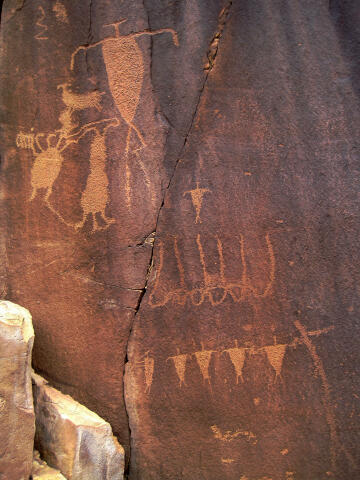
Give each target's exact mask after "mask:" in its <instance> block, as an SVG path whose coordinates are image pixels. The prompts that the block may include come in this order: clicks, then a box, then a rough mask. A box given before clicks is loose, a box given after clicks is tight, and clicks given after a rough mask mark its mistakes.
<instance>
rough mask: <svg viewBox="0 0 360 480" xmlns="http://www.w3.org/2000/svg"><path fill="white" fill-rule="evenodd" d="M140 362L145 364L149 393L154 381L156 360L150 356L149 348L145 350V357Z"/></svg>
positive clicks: (147, 390) (146, 385) (146, 388)
mask: <svg viewBox="0 0 360 480" xmlns="http://www.w3.org/2000/svg"><path fill="white" fill-rule="evenodd" d="M138 363H140V364H141V365H143V366H144V379H145V392H146V393H149V392H150V389H151V385H152V382H153V377H154V368H155V360H154V358H153V357H151V356H150V351H149V350H148V351H147V352H145V354H144V359H143V360H142V361H140V362H138Z"/></svg>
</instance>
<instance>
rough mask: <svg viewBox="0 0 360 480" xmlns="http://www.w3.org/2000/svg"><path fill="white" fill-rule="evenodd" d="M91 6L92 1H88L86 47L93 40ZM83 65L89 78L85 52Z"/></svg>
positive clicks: (86, 53) (86, 52)
mask: <svg viewBox="0 0 360 480" xmlns="http://www.w3.org/2000/svg"><path fill="white" fill-rule="evenodd" d="M92 5H93V0H90V2H89V28H88V36H87V42H86V45H87V46H89V45H90V44H91V41H92V39H93V35H92ZM85 64H86V73H87V75H88V76H89V75H90V72H89V63H88V51H87V50H85Z"/></svg>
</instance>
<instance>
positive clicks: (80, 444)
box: [33, 374, 125, 480]
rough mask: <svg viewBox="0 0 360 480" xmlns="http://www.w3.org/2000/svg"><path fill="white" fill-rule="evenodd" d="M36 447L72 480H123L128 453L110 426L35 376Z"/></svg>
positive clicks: (49, 461)
mask: <svg viewBox="0 0 360 480" xmlns="http://www.w3.org/2000/svg"><path fill="white" fill-rule="evenodd" d="M33 386H34V402H35V413H36V436H35V445H36V447H37V448H38V450H39V451H40V453H41V455H42V457H43V458H44V459H45V460H46V462H47V463H48V464H49V465H51V466H52V467H55V468H57V469H59V470H60V471H61V473H62V474H63V475H65V477H66V478H67V479H68V480H89V479H91V480H122V479H123V474H124V463H125V453H124V449H123V448H122V447H121V445H119V443H118V442H117V440H116V438H115V437H113V434H112V430H111V427H110V425H109V424H108V423H107V422H105V421H104V420H103V419H102V418H100V417H99V416H98V415H96V414H95V413H93V412H91V411H90V410H88V409H87V408H86V407H84V406H83V405H80V404H79V403H78V402H76V401H75V400H73V399H72V398H71V397H69V396H68V395H63V394H62V393H60V392H59V391H58V390H56V389H55V388H52V387H50V386H49V385H47V384H46V381H45V380H44V379H43V378H41V377H39V376H38V375H36V374H33Z"/></svg>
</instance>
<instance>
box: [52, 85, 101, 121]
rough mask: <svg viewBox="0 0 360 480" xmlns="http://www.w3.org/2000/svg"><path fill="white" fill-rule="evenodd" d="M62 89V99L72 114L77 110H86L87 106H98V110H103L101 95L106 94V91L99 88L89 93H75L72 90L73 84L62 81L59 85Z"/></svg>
mask: <svg viewBox="0 0 360 480" xmlns="http://www.w3.org/2000/svg"><path fill="white" fill-rule="evenodd" d="M57 88H58V89H59V90H60V89H61V91H62V101H63V102H64V104H65V105H66V106H67V108H68V109H69V113H70V114H71V113H72V112H74V111H75V110H85V109H86V108H96V110H98V111H100V110H101V105H100V102H101V96H102V95H104V92H98V91H97V90H95V91H93V92H88V93H74V92H72V91H71V84H70V83H69V82H67V83H61V84H60V85H58V87H57Z"/></svg>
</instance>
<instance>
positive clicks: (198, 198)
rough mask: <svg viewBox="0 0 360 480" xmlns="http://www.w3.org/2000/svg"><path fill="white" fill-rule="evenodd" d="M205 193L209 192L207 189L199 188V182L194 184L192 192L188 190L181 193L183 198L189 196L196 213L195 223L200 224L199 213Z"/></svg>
mask: <svg viewBox="0 0 360 480" xmlns="http://www.w3.org/2000/svg"><path fill="white" fill-rule="evenodd" d="M205 193H210V190H209V189H208V188H200V187H199V182H196V188H195V189H194V190H188V191H186V192H184V193H183V196H185V195H190V196H191V201H192V204H193V206H194V209H195V213H196V218H195V223H201V218H200V213H201V207H202V203H203V197H204V195H205Z"/></svg>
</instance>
